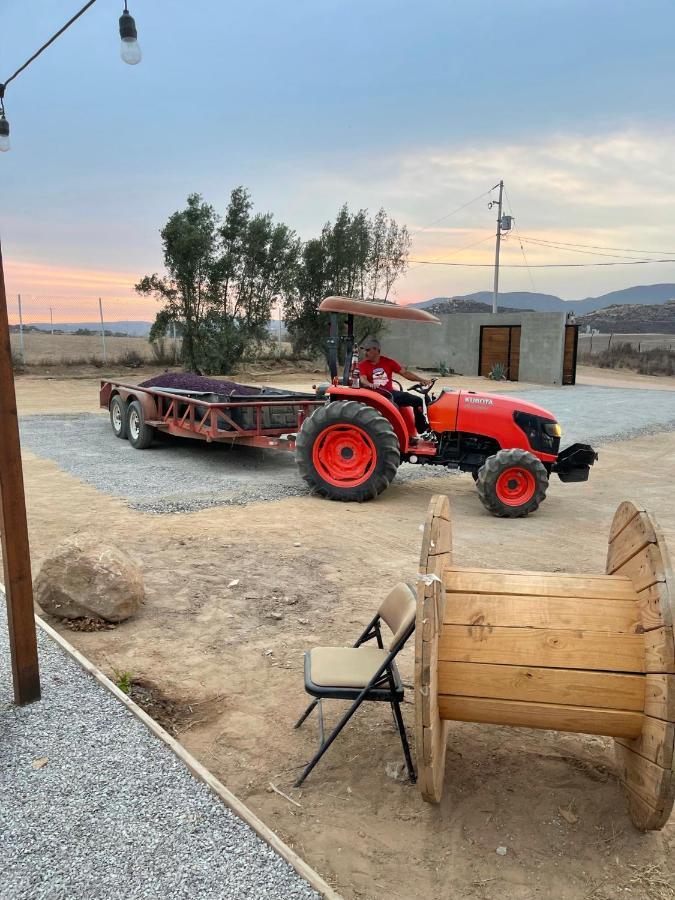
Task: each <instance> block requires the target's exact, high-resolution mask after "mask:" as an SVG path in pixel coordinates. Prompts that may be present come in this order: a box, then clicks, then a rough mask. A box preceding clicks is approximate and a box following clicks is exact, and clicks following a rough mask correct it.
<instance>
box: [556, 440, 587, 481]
mask: <svg viewBox="0 0 675 900" xmlns="http://www.w3.org/2000/svg"><path fill="white" fill-rule="evenodd" d="M597 458H598V454H597V453H596V451H595V450H594V449H593V448H592V447H591V445H590V444H570V446H569V447H565V449H564V450H561V451H560V453H559V454H558V459H557V460H556V461H555V462H554V463H553V466H552V467H551V471H552V472H555V473H556V474H557V475H558V478H560V480H561V481H563V482H572V481H588V476H589V474H590V469H591V466H592V465H593V463H594V462H595V461H596V459H597Z"/></svg>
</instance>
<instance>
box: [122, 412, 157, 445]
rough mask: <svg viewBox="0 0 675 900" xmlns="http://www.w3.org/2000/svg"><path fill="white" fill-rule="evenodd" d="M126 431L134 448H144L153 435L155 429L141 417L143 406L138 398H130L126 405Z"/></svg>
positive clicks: (149, 442) (150, 441)
mask: <svg viewBox="0 0 675 900" xmlns="http://www.w3.org/2000/svg"><path fill="white" fill-rule="evenodd" d="M127 433H128V436H129V443H130V444H131V446H132V447H133V448H134V449H135V450H145V449H146V448H147V447H149V446H150V444H151V443H152V439H153V437H154V435H155V429H154V428H152V426H151V425H147V424H146V422H145V419H144V418H143V407H142V406H141V404H140V403H139V402H138V400H132V401H131V403H130V404H129V406H128V409H127Z"/></svg>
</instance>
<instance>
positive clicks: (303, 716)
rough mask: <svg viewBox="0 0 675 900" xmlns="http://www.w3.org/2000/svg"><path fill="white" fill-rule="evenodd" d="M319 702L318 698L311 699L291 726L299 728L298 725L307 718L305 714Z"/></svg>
mask: <svg viewBox="0 0 675 900" xmlns="http://www.w3.org/2000/svg"><path fill="white" fill-rule="evenodd" d="M319 702H320V701H319V700H312V702H311V703H310V704H309V706H308V707H307V709H306V710H305V711H304V713H303V714H302V715H301V716H300V718H299V719H298V721H297V722H296V723H295V725H294V726H293V727H294V728H299V727H300V726H301V725H302V723H303V722H304V721H305V719H306V718H307V716H308V715H309V714H310V713H311V712H312V710H313V709H314V707H315V706H317V704H318V703H319Z"/></svg>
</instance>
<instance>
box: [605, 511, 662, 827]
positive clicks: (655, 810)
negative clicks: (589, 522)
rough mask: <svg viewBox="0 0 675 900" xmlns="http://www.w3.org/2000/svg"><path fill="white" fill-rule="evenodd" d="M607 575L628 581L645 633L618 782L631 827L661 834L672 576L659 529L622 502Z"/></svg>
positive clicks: (619, 745) (619, 752)
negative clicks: (640, 722)
mask: <svg viewBox="0 0 675 900" xmlns="http://www.w3.org/2000/svg"><path fill="white" fill-rule="evenodd" d="M606 568H607V572H608V573H616V574H621V575H625V576H628V577H629V578H630V579H631V581H632V583H633V586H634V588H635V590H636V592H637V597H638V599H637V608H638V610H639V612H640V616H641V621H642V626H643V629H644V631H645V634H644V642H645V670H646V672H647V674H646V676H645V719H644V727H643V729H642V732H641V734H640V735H639V736H637V737H636V738H634V739H632V740H628V741H627V740H623V739H621V740H617V741H615V752H616V762H617V769H618V774H619V778H620V780H621V781H622V783H623V786H624V791H625V794H626V799H627V801H628V809H629V812H630V816H631V819H632V820H633V822H634V824H635V825H636V826H637V827H638V828H640V829H643V830H651V829H656V828H662V827H663V825H665V823H666V822H667V821H668V819H669V817H670V814H671V812H672V809H673V802H674V801H675V781H674V773H673V761H674V760H673V756H674V753H673V750H674V746H675V643H674V641H673V593H672V592H673V572H672V565H671V562H670V556H669V553H668V548H667V546H666V542H665V539H664V537H663V534H662V532H661V531H660V529H659V527H658V525H656V523H655V522H654V520H653V519H652V518H651V516H650V514H649V513H648V512H647V511H646V510H645V509H643V508H642V507H640V506H638V505H636V504H634V503H631V502H630V501H625V502H624V503H622V504H621V505H620V506H619V508H618V509H617V511H616V514H615V516H614V521H613V522H612V526H611V528H610V534H609V548H608V551H607V567H606Z"/></svg>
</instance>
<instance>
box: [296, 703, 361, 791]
mask: <svg viewBox="0 0 675 900" xmlns="http://www.w3.org/2000/svg"><path fill="white" fill-rule="evenodd" d="M364 693H365V692H364ZM362 702H363V696H359V697H357V699H356V700H355V701H354V702H353V703H352V705H351V706H350V707H349V709H348V710H347V712H346V713H345V714H344V716H343V717H342V718H341V719H340V721H339V722H338V723H337V725H336V726H335V729H334V730H333V732H332V733H331V735H330V737H329V738H328V740H327V741H326V742H325V743H323V744H322V745H321V746H320V747H319V749H318V750H317V752H316V753H315V754H314V756H313V757H312V758H311V760H310V761H309V763H308V764H307V766H306V767H305V770H304V772H303V773H302V775H301V776H300V777H299V778H298V780H297V781H296V782H295V784H294V785H293V787H300V785H301V784H302V782H303V781H304V780H305V778H307V776H308V775H309V773H310V772H311V771H312V769H313V768H314V766H315V765H316V764H317V763H318V762H319V760H320V759H321V757H322V756H323V755H324V753H325V752H326V750H328V748H329V747H330V745H331V744H332V743H333V741H334V740H335V738H336V737H337V736H338V735H339V734H340V732H341V731H342V729H343V728H344V727H345V725H346V724H347V722H349V720H350V719H351V717H352V716H353V715H354V713H355V712H356V710H357V709H358V708H359V706H361V703H362Z"/></svg>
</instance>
